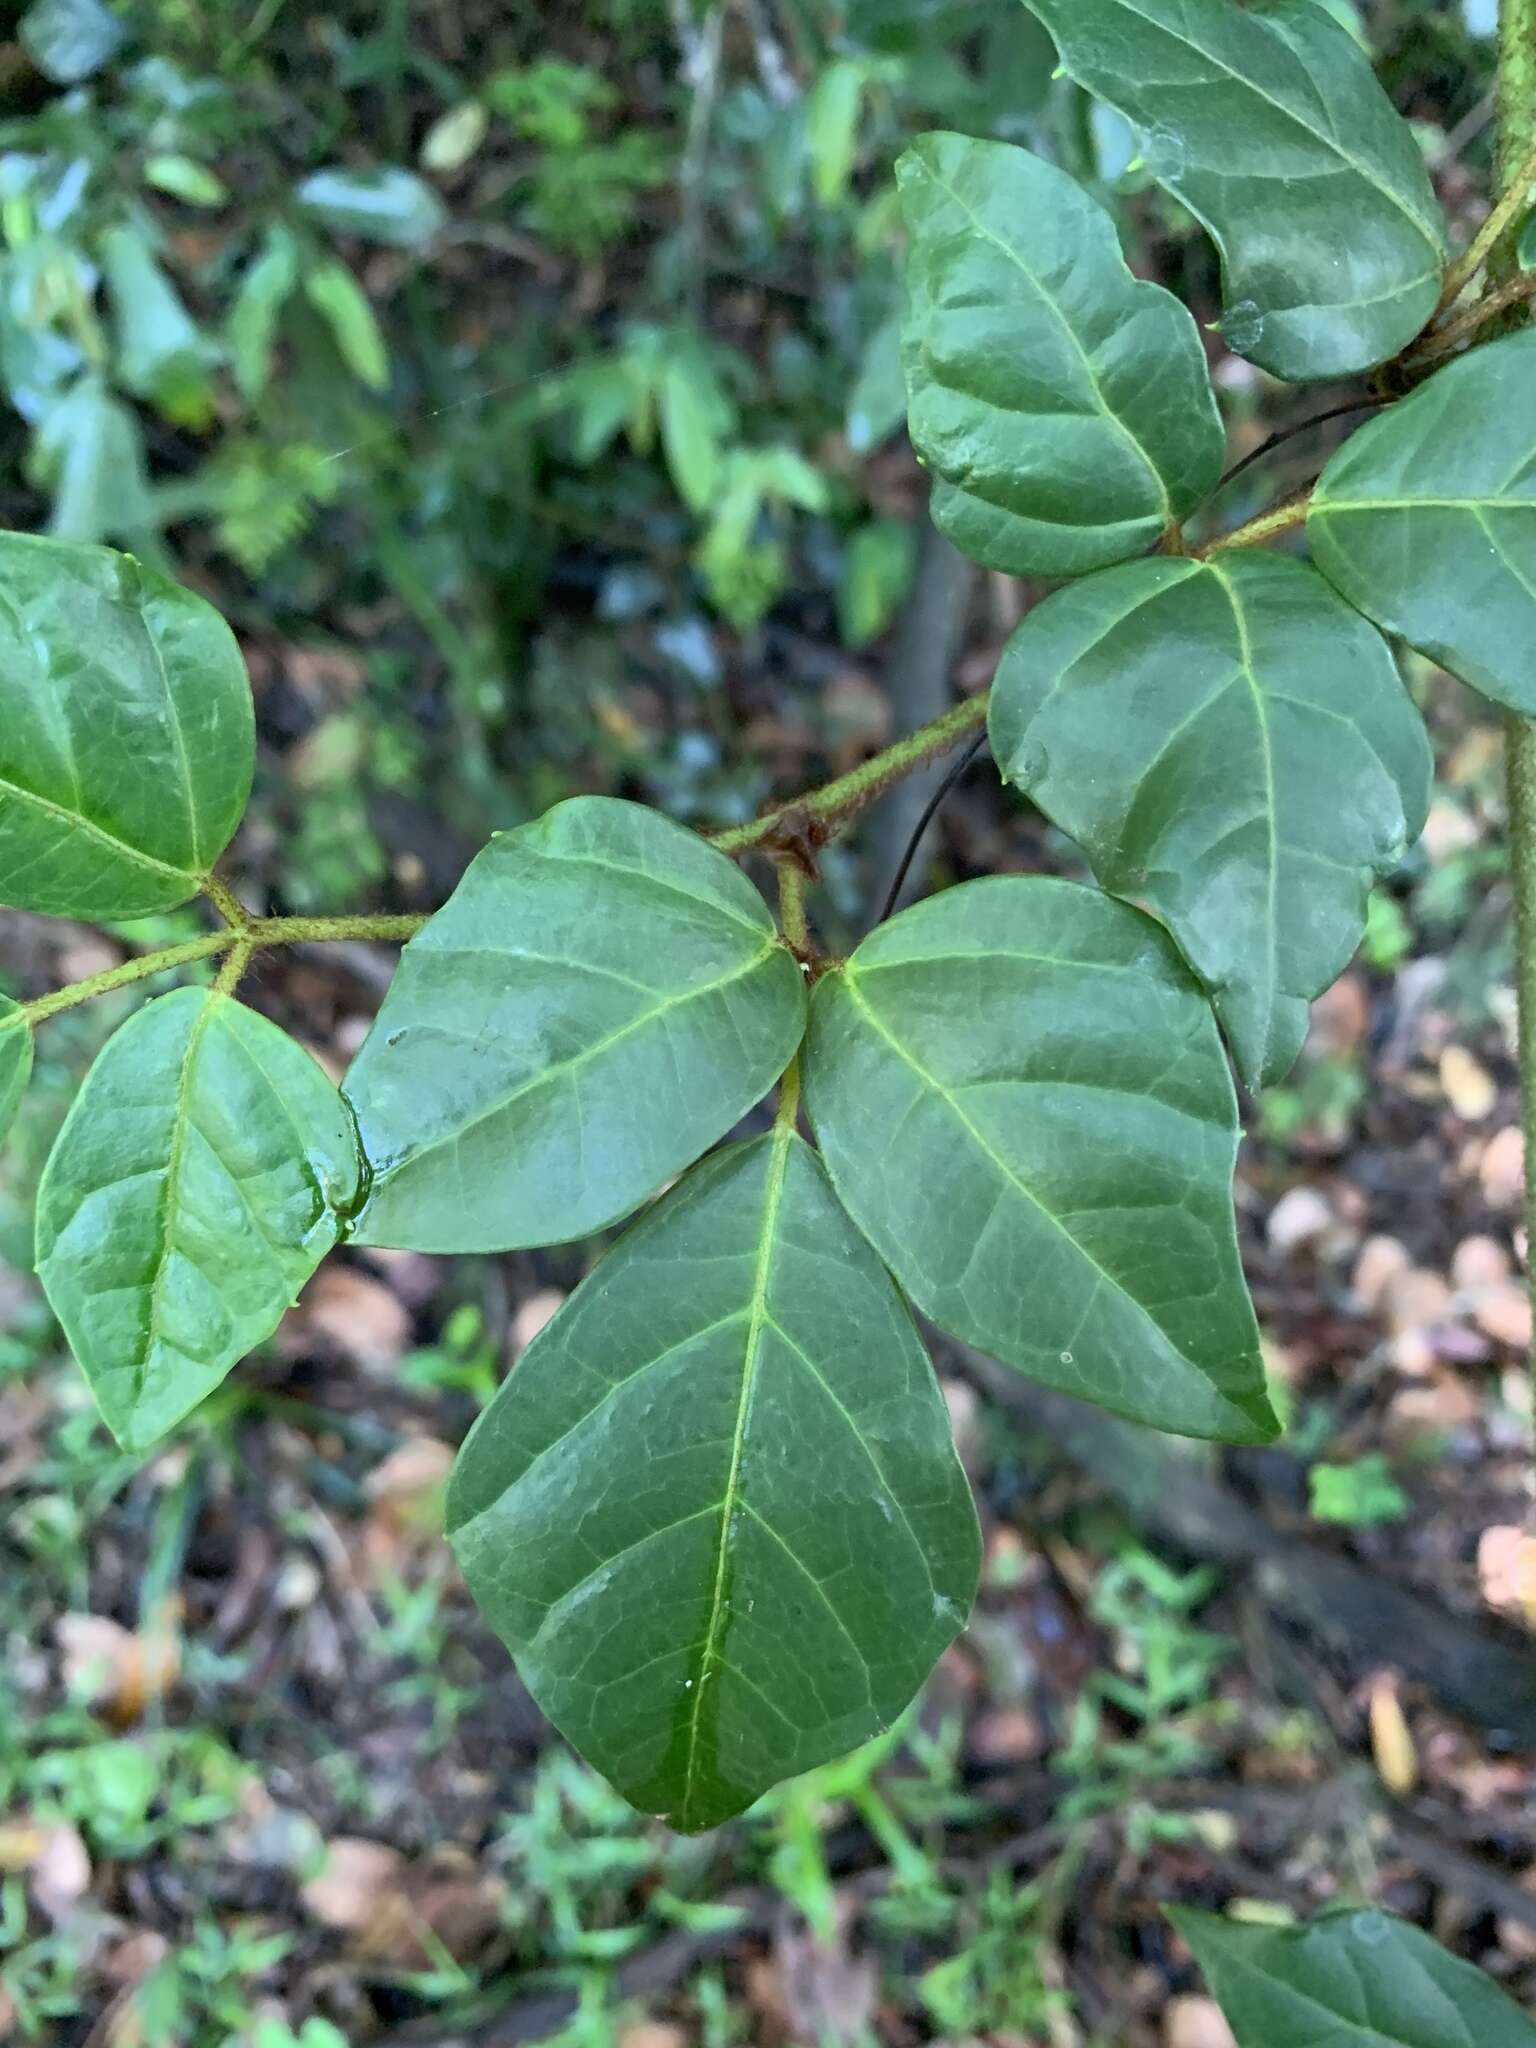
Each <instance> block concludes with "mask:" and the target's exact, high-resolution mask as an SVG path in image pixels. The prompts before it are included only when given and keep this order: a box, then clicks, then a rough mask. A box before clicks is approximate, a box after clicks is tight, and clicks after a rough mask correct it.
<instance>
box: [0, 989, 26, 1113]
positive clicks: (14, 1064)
mask: <svg viewBox="0 0 1536 2048" xmlns="http://www.w3.org/2000/svg"><path fill="white" fill-rule="evenodd" d="M31 1076H32V1031H31V1027H30V1026H29V1025H28V1023H27V1016H26V1012H25V1011H24V1010H23V1009H22V1007H21V1005H20V1003H13V1002H12V1001H11V999H10V997H9V996H0V1139H3V1138H4V1137H5V1134H6V1132H7V1131H8V1130H9V1129H10V1127H11V1119H12V1117H14V1116H15V1114H16V1111H17V1108H18V1106H19V1104H20V1102H21V1098H22V1096H23V1095H24V1094H25V1093H26V1087H27V1082H28V1081H29V1080H30V1079H31Z"/></svg>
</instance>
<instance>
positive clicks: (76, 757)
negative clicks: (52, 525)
mask: <svg viewBox="0 0 1536 2048" xmlns="http://www.w3.org/2000/svg"><path fill="white" fill-rule="evenodd" d="M254 750H255V740H254V727H253V721H252V714H251V693H250V685H249V683H248V682H247V680H246V674H245V664H244V662H243V661H242V659H241V656H240V650H239V648H238V647H237V645H236V644H235V638H234V635H233V634H232V633H231V632H230V630H229V628H228V626H226V625H225V623H224V621H223V620H222V619H221V618H220V617H219V615H218V613H217V612H215V611H214V610H213V608H212V606H211V605H208V604H206V603H204V601H203V600H202V599H201V598H200V597H195V596H193V595H192V593H191V592H190V591H186V590H182V589H179V588H178V587H177V586H176V585H175V584H174V583H171V582H169V581H168V580H167V579H166V578H165V577H163V576H160V575H157V574H156V573H155V572H154V571H153V570H150V569H146V568H144V567H142V566H141V564H139V563H138V562H136V561H135V560H134V559H133V558H132V556H129V555H118V554H113V553H112V552H111V551H110V550H108V549H106V548H95V547H79V546H74V545H72V544H70V543H68V542H64V541H50V540H35V539H31V538H29V537H26V536H24V535H20V534H3V535H0V903H8V904H10V905H12V906H13V907H15V908H16V909H18V910H40V911H47V912H49V913H51V914H52V915H53V916H56V917H84V918H119V917H138V916H145V915H148V914H149V913H150V912H153V911H158V910H167V909H170V908H171V907H173V906H174V905H175V904H178V903H184V902H186V900H187V899H188V898H189V897H191V896H195V895H196V894H197V892H198V889H199V888H200V886H201V883H202V878H203V876H205V875H206V874H207V872H208V870H209V869H210V868H211V867H212V865H213V863H214V861H216V860H217V859H218V857H219V855H220V854H221V853H222V852H223V850H224V848H225V846H226V845H227V844H228V842H229V839H230V837H231V835H232V834H233V832H234V829H235V827H236V825H238V824H239V822H240V816H241V813H242V812H243V811H244V809H245V803H246V798H247V797H248V796H249V794H250V787H251V767H252V762H253V760H254Z"/></svg>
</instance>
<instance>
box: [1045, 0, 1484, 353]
mask: <svg viewBox="0 0 1536 2048" xmlns="http://www.w3.org/2000/svg"><path fill="white" fill-rule="evenodd" d="M1025 4H1026V5H1027V6H1028V7H1029V8H1030V9H1031V11H1032V12H1033V13H1035V14H1037V15H1038V16H1039V17H1040V19H1041V20H1042V21H1043V22H1044V23H1045V25H1046V27H1047V28H1048V29H1049V30H1050V31H1051V34H1052V35H1053V36H1054V37H1055V39H1056V44H1057V47H1058V49H1059V51H1060V53H1061V61H1062V64H1063V65H1064V67H1065V68H1066V70H1067V71H1068V72H1069V73H1070V75H1071V76H1072V77H1073V78H1075V79H1076V80H1077V82H1078V83H1079V84H1080V85H1082V86H1084V87H1086V88H1087V90H1088V91H1089V92H1091V93H1094V94H1096V95H1097V96H1098V97H1099V98H1100V99H1103V100H1107V101H1108V102H1109V104H1110V105H1111V106H1112V107H1116V108H1118V109H1119V111H1120V112H1121V113H1122V114H1124V115H1125V117H1126V119H1127V120H1129V121H1133V122H1134V123H1135V124H1136V126H1137V127H1138V128H1140V129H1141V130H1142V135H1143V156H1144V159H1145V162H1146V167H1147V170H1148V171H1149V173H1150V174H1151V175H1152V177H1154V178H1155V179H1156V180H1157V182H1158V183H1159V184H1160V185H1162V186H1164V187H1165V188H1166V189H1167V190H1168V191H1169V192H1171V193H1173V194H1174V196H1175V197H1176V198H1178V199H1180V200H1182V201H1183V203H1184V204H1185V205H1186V206H1187V207H1188V208H1189V210H1190V212H1191V213H1193V214H1194V215H1195V217H1196V218H1197V219H1198V220H1200V221H1202V222H1203V223H1204V225H1205V226H1206V227H1207V228H1208V229H1209V231H1210V233H1211V235H1212V237H1213V238H1214V240H1215V242H1216V245H1217V247H1218V249H1219V250H1220V251H1221V258H1222V267H1223V274H1224V293H1223V297H1224V302H1225V306H1226V315H1225V319H1224V321H1223V332H1224V333H1225V335H1226V338H1227V341H1228V343H1229V345H1230V346H1231V347H1232V348H1233V349H1234V350H1235V351H1236V352H1237V353H1238V354H1239V355H1244V356H1248V357H1250V358H1251V359H1252V361H1254V362H1256V363H1259V364H1261V365H1262V366H1263V367H1264V368H1265V369H1266V370H1270V371H1272V372H1273V373H1274V375H1275V376H1277V377H1288V378H1290V379H1292V380H1293V381H1295V382H1301V383H1305V382H1308V381H1310V380H1314V379H1318V378H1324V377H1348V376H1353V375H1354V374H1355V373H1356V372H1358V371H1361V370H1366V369H1369V368H1370V367H1371V366H1372V365H1373V364H1375V363H1379V362H1384V361H1385V360H1386V358H1387V357H1389V356H1392V355H1395V354H1396V353H1397V352H1398V350H1399V349H1401V348H1403V347H1404V346H1405V345H1406V344H1407V343H1408V342H1410V341H1411V340H1412V339H1413V337H1414V336H1415V335H1416V334H1417V333H1418V332H1419V330H1420V328H1422V327H1423V326H1424V325H1425V323H1426V322H1427V321H1428V319H1429V317H1430V315H1431V314H1432V313H1433V312H1434V310H1435V304H1436V301H1437V300H1438V298H1439V295H1440V277H1441V270H1442V267H1443V265H1444V261H1445V231H1444V226H1443V224H1442V222H1441V219H1440V213H1439V208H1438V206H1437V205H1436V202H1435V196H1434V192H1433V189H1432V187H1431V185H1430V182H1429V173H1428V171H1427V169H1426V168H1425V164H1424V159H1423V156H1422V155H1421V153H1420V150H1419V146H1418V144H1417V142H1416V141H1415V140H1414V137H1413V131H1412V130H1411V129H1410V128H1409V126H1408V124H1407V122H1406V121H1404V120H1402V119H1401V117H1400V116H1399V115H1398V114H1397V113H1396V111H1395V110H1394V109H1393V107H1392V104H1391V102H1390V101H1389V100H1388V98H1387V96H1386V94H1385V93H1384V92H1383V91H1382V89H1381V87H1380V85H1379V84H1378V83H1377V82H1376V79H1375V77H1374V76H1373V75H1372V72H1371V67H1370V62H1369V60H1368V58H1367V57H1366V55H1365V53H1364V51H1362V50H1361V48H1360V46H1359V45H1358V44H1357V43H1356V41H1355V40H1354V38H1353V37H1352V36H1351V35H1350V34H1349V33H1348V32H1347V30H1345V29H1343V28H1341V27H1340V26H1339V24H1338V23H1337V22H1336V21H1334V20H1332V19H1331V18H1330V16H1329V15H1328V14H1327V13H1326V12H1325V11H1324V9H1322V8H1321V7H1298V6H1295V5H1292V4H1290V0H1257V4H1255V5H1252V6H1248V7H1238V6H1236V5H1234V0H1025Z"/></svg>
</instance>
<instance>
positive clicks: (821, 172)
mask: <svg viewBox="0 0 1536 2048" xmlns="http://www.w3.org/2000/svg"><path fill="white" fill-rule="evenodd" d="M864 78H865V72H864V66H863V65H862V64H856V63H853V62H852V61H851V60H850V59H848V58H840V59H839V60H838V61H837V62H835V63H832V64H829V65H827V67H826V69H825V70H824V71H823V72H822V73H821V75H820V77H819V78H818V79H817V80H816V83H815V84H814V85H813V86H812V87H811V90H810V92H809V94H808V95H807V97H806V103H805V140H806V147H807V149H808V150H809V152H810V159H811V188H812V190H813V191H814V192H815V194H816V197H817V199H818V200H819V202H820V203H821V204H822V205H823V206H836V205H837V204H838V202H839V201H840V200H841V199H842V197H843V196H844V194H845V193H846V192H847V190H848V180H849V179H850V178H851V177H852V175H853V164H854V158H855V156H856V154H857V152H858V142H859V110H860V107H861V106H862V104H863V99H864Z"/></svg>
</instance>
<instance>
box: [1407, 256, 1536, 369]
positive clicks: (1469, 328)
mask: <svg viewBox="0 0 1536 2048" xmlns="http://www.w3.org/2000/svg"><path fill="white" fill-rule="evenodd" d="M1530 298H1536V271H1531V272H1526V271H1520V272H1517V273H1516V275H1515V276H1514V277H1508V278H1506V279H1505V280H1504V282H1503V283H1502V284H1501V285H1498V286H1496V287H1495V289H1494V290H1493V291H1491V292H1486V293H1484V295H1483V297H1482V298H1480V299H1479V300H1478V301H1477V303H1476V304H1475V305H1472V306H1468V308H1467V310H1466V311H1465V313H1462V314H1460V315H1458V317H1457V318H1456V319H1454V320H1453V321H1452V322H1451V323H1450V325H1449V326H1448V327H1436V328H1432V329H1431V331H1430V332H1429V333H1428V334H1427V335H1426V336H1425V337H1424V341H1423V344H1422V346H1421V347H1419V348H1416V349H1413V350H1412V351H1411V352H1410V353H1409V354H1408V355H1406V356H1404V357H1403V368H1404V369H1405V370H1417V369H1419V368H1421V367H1422V366H1423V365H1424V364H1425V363H1437V362H1439V360H1440V359H1441V357H1442V356H1448V355H1453V354H1454V353H1455V351H1456V350H1457V349H1459V348H1460V347H1461V344H1462V343H1463V342H1464V341H1469V340H1470V339H1471V338H1472V336H1473V335H1474V334H1476V333H1477V331H1478V329H1479V328H1480V327H1486V326H1487V325H1488V322H1489V321H1490V320H1497V319H1498V318H1499V317H1500V315H1501V314H1504V313H1508V312H1509V311H1511V309H1512V308H1514V307H1515V306H1520V305H1523V304H1524V303H1525V301H1526V300H1527V299H1530Z"/></svg>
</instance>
